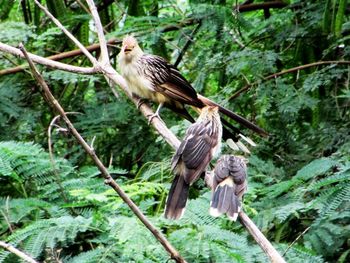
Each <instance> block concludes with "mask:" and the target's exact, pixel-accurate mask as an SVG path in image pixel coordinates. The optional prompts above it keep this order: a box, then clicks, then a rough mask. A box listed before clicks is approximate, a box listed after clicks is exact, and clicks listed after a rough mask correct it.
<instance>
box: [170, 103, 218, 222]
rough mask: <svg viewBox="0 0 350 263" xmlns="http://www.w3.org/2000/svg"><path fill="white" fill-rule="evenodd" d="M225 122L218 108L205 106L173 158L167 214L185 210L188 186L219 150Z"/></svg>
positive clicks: (173, 214)
mask: <svg viewBox="0 0 350 263" xmlns="http://www.w3.org/2000/svg"><path fill="white" fill-rule="evenodd" d="M221 137H222V125H221V121H220V115H219V112H218V107H215V106H205V107H204V108H202V110H201V114H200V115H199V117H198V119H197V121H196V122H195V123H193V124H192V125H191V126H190V127H189V128H188V129H187V131H186V135H185V137H184V139H183V141H182V142H181V144H180V147H179V148H178V149H177V151H176V153H175V155H174V156H173V159H172V161H171V168H172V170H173V172H174V174H175V178H174V180H173V182H172V185H171V187H170V191H169V194H168V199H167V202H166V208H165V217H166V218H169V219H179V218H181V216H182V215H183V213H184V209H185V206H186V202H187V197H188V191H189V186H190V185H191V184H193V183H194V182H195V181H196V180H197V179H198V178H199V177H200V176H201V174H203V172H205V170H206V168H207V166H208V164H209V162H210V161H211V159H212V158H213V156H215V155H216V154H218V153H219V151H220V146H221Z"/></svg>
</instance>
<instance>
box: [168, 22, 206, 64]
mask: <svg viewBox="0 0 350 263" xmlns="http://www.w3.org/2000/svg"><path fill="white" fill-rule="evenodd" d="M201 24H202V23H198V25H197V26H196V28H195V29H194V30H193V31H192V33H191V35H190V37H189V38H188V39H187V41H186V43H185V45H184V46H183V48H182V49H181V52H180V54H179V56H178V57H177V59H176V62H175V63H174V66H175V67H177V66H178V65H179V64H180V62H181V60H182V57H183V56H184V54H185V53H186V51H187V49H188V48H189V47H190V45H191V43H192V42H193V38H194V35H195V34H197V32H198V30H199V28H200V27H201Z"/></svg>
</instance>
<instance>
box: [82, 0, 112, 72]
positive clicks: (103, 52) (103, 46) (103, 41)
mask: <svg viewBox="0 0 350 263" xmlns="http://www.w3.org/2000/svg"><path fill="white" fill-rule="evenodd" d="M86 2H87V3H88V5H89V8H90V11H91V15H92V18H93V19H94V22H95V27H96V30H97V36H98V42H100V48H101V57H102V60H101V63H102V64H103V65H105V64H109V56H108V49H107V43H106V38H105V35H104V33H103V26H102V23H101V19H100V16H99V15H98V12H97V8H96V6H95V3H94V1H92V0H86Z"/></svg>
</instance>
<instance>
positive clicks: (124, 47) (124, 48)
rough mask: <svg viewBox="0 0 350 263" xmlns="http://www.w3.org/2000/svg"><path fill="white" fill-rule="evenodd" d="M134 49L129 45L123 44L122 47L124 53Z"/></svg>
mask: <svg viewBox="0 0 350 263" xmlns="http://www.w3.org/2000/svg"><path fill="white" fill-rule="evenodd" d="M131 50H132V49H131V48H129V47H128V45H123V47H122V51H123V52H124V53H129V52H130V51H131Z"/></svg>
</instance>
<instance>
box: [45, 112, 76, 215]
mask: <svg viewBox="0 0 350 263" xmlns="http://www.w3.org/2000/svg"><path fill="white" fill-rule="evenodd" d="M78 113H79V112H66V114H78ZM60 117H61V116H60V115H57V116H55V117H54V118H53V119H52V121H51V122H50V125H49V128H48V129H47V138H48V139H47V144H48V149H49V156H50V162H51V166H52V169H53V172H54V175H55V181H56V183H57V185H58V188H59V190H60V193H61V196H62V198H63V200H64V201H65V202H66V203H68V198H67V195H66V192H65V191H64V187H63V185H62V182H61V178H60V176H59V174H58V170H57V168H56V162H55V158H54V155H53V149H52V140H51V135H52V128H53V127H55V126H57V125H56V124H55V123H56V122H57V121H58V120H59V118H60ZM70 209H71V211H72V212H73V214H74V215H77V212H76V211H75V209H74V207H71V208H70Z"/></svg>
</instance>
